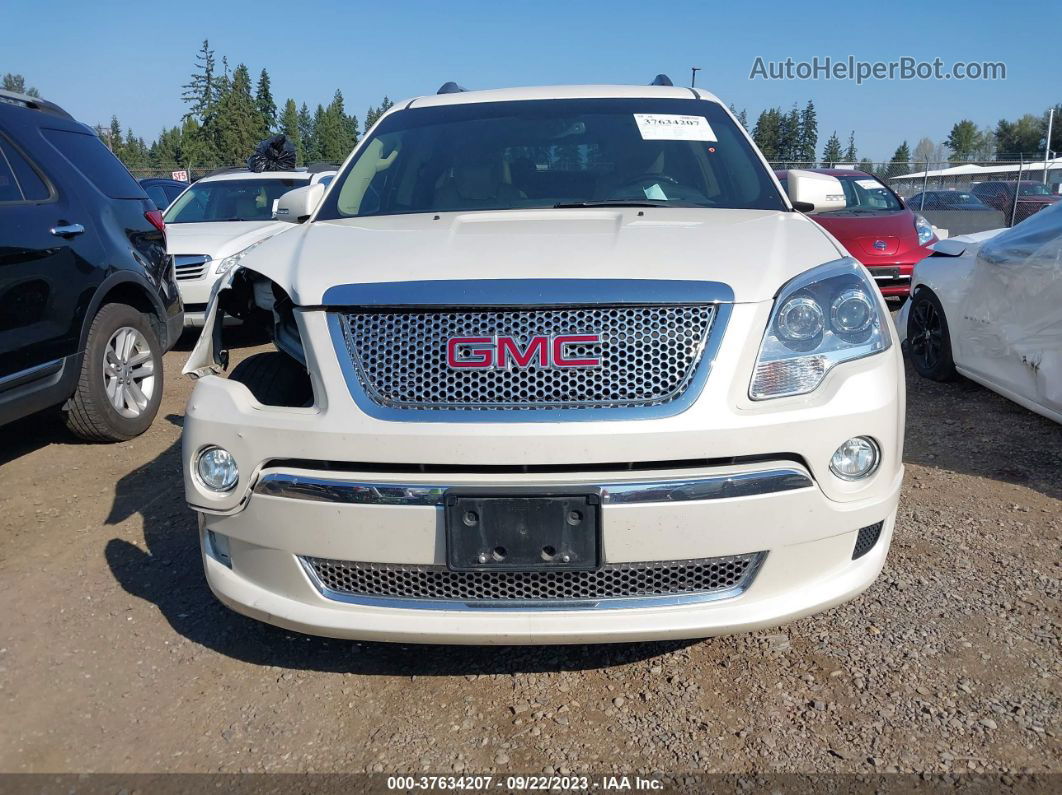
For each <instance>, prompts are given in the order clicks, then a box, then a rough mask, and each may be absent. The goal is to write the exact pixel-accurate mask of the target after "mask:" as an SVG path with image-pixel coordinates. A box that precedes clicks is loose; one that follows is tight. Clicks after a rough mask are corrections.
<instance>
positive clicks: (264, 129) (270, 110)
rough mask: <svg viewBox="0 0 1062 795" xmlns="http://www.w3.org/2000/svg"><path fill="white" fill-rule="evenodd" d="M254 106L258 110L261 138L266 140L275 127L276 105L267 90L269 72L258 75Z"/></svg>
mask: <svg viewBox="0 0 1062 795" xmlns="http://www.w3.org/2000/svg"><path fill="white" fill-rule="evenodd" d="M254 104H255V108H256V109H257V110H258V116H259V117H260V119H259V125H260V130H261V137H262V138H268V137H269V136H270V135H272V133H273V130H274V129H275V128H276V126H277V104H276V103H275V102H274V101H273V93H272V91H270V88H269V72H267V71H266V70H265V69H263V70H262V72H261V74H259V75H258V86H257V87H256V88H255V92H254Z"/></svg>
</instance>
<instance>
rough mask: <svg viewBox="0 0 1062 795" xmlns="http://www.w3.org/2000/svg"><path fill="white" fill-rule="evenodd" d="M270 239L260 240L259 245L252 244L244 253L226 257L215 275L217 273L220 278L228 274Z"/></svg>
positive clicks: (240, 252) (239, 252)
mask: <svg viewBox="0 0 1062 795" xmlns="http://www.w3.org/2000/svg"><path fill="white" fill-rule="evenodd" d="M268 239H269V238H268V237H266V238H263V239H262V240H259V241H258V242H257V243H252V244H251V245H249V246H248V247H247V248H245V249H244V250H243V251H237V252H236V253H235V254H233V255H231V256H229V257H225V259H223V260H222V261H221V262H219V263H218V269H217V270H216V271H214V273H216V274H217V275H218V276H220V275H221V274H223V273H228V272H229V271H230V270H232V269H233V268H234V267H235V266H236V265H239V264H240V262H241V261H242V260H243V258H244V257H246V256H247V255H248V254H250V253H251V252H252V251H254V250H255V249H256V248H258V247H259V246H260V245H262V244H263V243H265V242H266V240H268Z"/></svg>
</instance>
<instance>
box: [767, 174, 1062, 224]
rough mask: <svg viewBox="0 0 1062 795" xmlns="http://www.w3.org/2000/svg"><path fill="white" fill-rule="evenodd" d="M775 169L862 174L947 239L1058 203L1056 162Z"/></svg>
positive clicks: (1061, 178) (1060, 180) (1061, 181)
mask: <svg viewBox="0 0 1062 795" xmlns="http://www.w3.org/2000/svg"><path fill="white" fill-rule="evenodd" d="M771 166H772V167H773V168H775V169H791V168H835V169H840V170H846V171H847V170H856V171H863V172H865V173H868V174H871V175H872V176H875V177H877V178H878V179H879V180H881V181H882V182H884V183H885V184H886V185H888V186H889V187H890V188H892V189H893V190H894V191H895V192H896V193H897V194H898V195H899V196H900V197H901V198H903V200H904V202H905V203H906V204H907V206H908V207H910V208H911V209H912V210H914V211H915V212H917V213H921V214H922V215H924V216H925V217H926V218H927V219H928V220H929V222H930V223H932V224H933V225H934V226H936V227H938V228H940V229H946V230H947V233H948V234H949V235H951V236H955V235H962V234H970V233H972V232H983V231H985V230H988V229H999V228H1000V227H1004V226H1014V225H1015V224H1018V223H1021V222H1022V221H1024V220H1025V219H1026V218H1028V217H1029V216H1031V215H1033V214H1034V213H1037V212H1040V211H1041V210H1043V209H1045V208H1047V207H1050V206H1051V205H1052V204H1055V203H1057V202H1059V201H1062V195H1060V189H1062V158H1056V159H1054V160H1050V161H1048V162H1047V163H1046V164H1045V163H1044V161H1042V160H1041V161H1033V162H1006V161H998V160H970V161H960V162H951V161H940V162H934V161H925V162H918V163H916V162H911V163H899V162H884V163H870V162H867V161H865V160H864V161H861V162H858V163H822V162H818V163H771Z"/></svg>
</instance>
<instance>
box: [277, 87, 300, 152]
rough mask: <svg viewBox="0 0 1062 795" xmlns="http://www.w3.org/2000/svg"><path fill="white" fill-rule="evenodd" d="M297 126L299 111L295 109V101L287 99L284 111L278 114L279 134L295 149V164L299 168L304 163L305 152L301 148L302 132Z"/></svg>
mask: <svg viewBox="0 0 1062 795" xmlns="http://www.w3.org/2000/svg"><path fill="white" fill-rule="evenodd" d="M299 126H300V125H299V111H298V110H297V109H296V107H295V100H293V99H289V100H288V101H287V102H285V103H284V110H283V111H282V112H281V114H280V123H279V127H280V132H281V133H283V134H284V135H285V136H286V137H287V139H288V140H289V141H291V143H292V145H293V146H294V147H295V162H296V163H298V164H299V165H300V166H301V165H303V164H304V163H305V162H306V151H305V149H304V148H303V141H302V131H301V130H300V129H299Z"/></svg>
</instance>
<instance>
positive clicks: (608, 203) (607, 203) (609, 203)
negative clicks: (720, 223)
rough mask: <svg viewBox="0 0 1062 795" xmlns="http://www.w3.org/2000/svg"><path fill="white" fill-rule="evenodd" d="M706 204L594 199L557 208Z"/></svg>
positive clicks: (557, 207) (700, 205) (567, 203)
mask: <svg viewBox="0 0 1062 795" xmlns="http://www.w3.org/2000/svg"><path fill="white" fill-rule="evenodd" d="M707 206H708V205H706V204H698V203H696V202H682V201H654V200H652V199H592V200H590V201H585V202H560V203H559V204H554V205H553V208H554V209H555V210H560V209H564V208H566V207H707Z"/></svg>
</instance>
